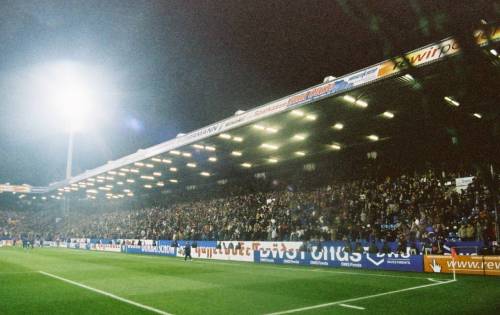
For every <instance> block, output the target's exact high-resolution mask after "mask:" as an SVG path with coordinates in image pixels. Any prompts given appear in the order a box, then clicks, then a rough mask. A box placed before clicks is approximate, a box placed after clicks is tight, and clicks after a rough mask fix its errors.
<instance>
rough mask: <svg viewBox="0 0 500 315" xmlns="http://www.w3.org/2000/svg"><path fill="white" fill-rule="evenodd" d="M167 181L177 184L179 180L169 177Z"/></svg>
mask: <svg viewBox="0 0 500 315" xmlns="http://www.w3.org/2000/svg"><path fill="white" fill-rule="evenodd" d="M169 182H171V183H174V184H177V183H178V182H179V181H178V180H177V179H170V180H169Z"/></svg>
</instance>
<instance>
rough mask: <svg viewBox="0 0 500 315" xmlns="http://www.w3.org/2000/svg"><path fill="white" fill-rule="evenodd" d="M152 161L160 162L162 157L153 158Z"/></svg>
mask: <svg viewBox="0 0 500 315" xmlns="http://www.w3.org/2000/svg"><path fill="white" fill-rule="evenodd" d="M151 161H153V162H158V163H160V162H161V159H159V158H151Z"/></svg>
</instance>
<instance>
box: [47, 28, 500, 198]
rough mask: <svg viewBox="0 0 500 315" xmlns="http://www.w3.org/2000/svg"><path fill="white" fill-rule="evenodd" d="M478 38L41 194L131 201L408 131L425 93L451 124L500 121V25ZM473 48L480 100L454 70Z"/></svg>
mask: <svg viewBox="0 0 500 315" xmlns="http://www.w3.org/2000/svg"><path fill="white" fill-rule="evenodd" d="M473 39H474V43H473V44H469V43H464V42H461V43H460V44H461V45H460V47H459V45H458V42H457V40H455V39H453V38H447V39H444V40H442V41H440V42H438V43H435V44H430V45H428V46H425V47H422V48H419V49H417V50H414V51H412V52H410V53H407V54H405V56H404V58H403V57H397V58H394V59H391V60H386V61H383V62H381V63H378V64H376V65H373V66H370V67H367V68H364V69H361V70H359V71H356V72H354V73H350V74H348V75H345V76H342V77H339V78H332V77H330V78H327V80H326V82H324V83H322V84H319V85H316V86H314V87H311V88H308V89H306V90H303V91H300V92H297V93H295V94H292V95H290V96H286V97H284V98H281V99H279V100H276V101H273V102H270V103H268V104H265V105H262V106H260V107H257V108H254V109H252V110H249V111H246V112H239V113H236V114H235V115H234V116H231V117H229V118H227V119H224V120H222V121H219V122H216V123H214V124H211V125H209V126H206V127H203V128H201V129H198V130H195V131H193V132H190V133H188V134H185V135H179V136H178V137H177V138H175V139H172V140H169V141H166V142H163V143H160V144H158V145H156V146H153V147H150V148H147V149H142V150H139V151H137V152H136V153H134V154H131V155H128V156H125V157H123V158H120V159H118V160H115V161H109V162H108V163H107V164H105V165H102V166H101V167H98V168H96V169H93V170H89V171H86V172H84V173H82V174H79V175H77V176H74V177H72V178H71V179H69V180H67V181H61V182H57V183H54V184H51V185H50V186H49V187H47V189H46V190H45V189H42V190H40V189H39V190H38V191H39V192H48V193H51V195H52V197H53V198H60V197H57V196H58V195H59V196H62V195H64V194H65V193H73V192H79V193H80V194H83V195H87V196H88V197H89V198H95V196H107V197H108V198H126V197H127V196H133V195H134V192H138V191H142V190H144V189H168V187H180V186H182V187H187V188H188V189H189V187H190V186H192V185H196V184H197V183H203V182H207V183H208V182H216V181H220V180H224V179H226V178H228V177H230V176H239V174H245V173H249V174H254V173H256V172H259V171H260V170H261V169H266V168H269V167H273V165H276V164H282V163H284V162H287V161H292V160H298V159H304V158H305V157H310V156H316V155H320V154H325V153H332V154H335V152H336V151H341V150H345V149H348V148H351V147H357V146H362V145H369V144H371V143H374V142H380V141H383V140H386V139H390V138H392V137H395V136H399V137H401V136H403V137H404V136H405V132H408V131H409V130H412V127H415V126H417V125H418V124H421V123H422V120H425V119H427V118H428V117H427V116H425V115H421V113H420V111H419V110H418V108H420V107H421V103H422V99H423V98H426V97H430V98H434V99H438V101H439V102H440V104H442V107H441V108H432V109H430V110H431V111H433V112H434V113H435V115H436V120H437V121H441V122H443V124H445V123H446V122H448V121H450V120H453V121H455V122H456V121H460V122H465V123H473V121H488V120H492V119H496V118H498V109H497V108H495V107H492V106H491V103H490V102H484V101H483V100H484V99H488V97H490V96H489V95H488V94H491V97H495V96H496V95H495V94H496V90H497V85H496V83H497V82H496V80H491V77H488V75H487V73H488V71H497V70H496V69H498V65H499V62H500V59H499V57H498V53H497V52H498V51H499V49H498V47H497V46H496V45H497V42H498V41H500V29H499V28H497V27H494V28H493V29H492V30H491V32H489V33H485V32H482V31H477V32H476V33H475V34H474V37H473ZM468 44H469V45H468ZM471 46H474V47H478V46H479V47H482V48H481V49H474V52H473V54H472V59H473V60H475V62H474V63H473V64H469V66H470V67H472V68H473V69H472V70H471V71H470V72H467V73H466V75H467V76H469V77H468V79H469V80H473V81H475V82H477V83H478V86H480V87H481V91H480V93H477V95H476V97H477V98H474V97H472V96H471V95H469V94H468V95H467V96H464V95H463V93H461V88H462V84H461V82H462V83H463V81H464V80H463V78H461V77H458V76H450V74H452V73H453V71H452V69H453V67H454V65H453V64H454V63H455V59H456V57H455V56H457V55H461V53H463V52H464V51H465V53H467V49H468V48H469V47H471ZM461 47H462V48H461ZM463 55H466V54H463ZM469 57H471V56H470V55H469ZM461 64H464V62H463V60H462V61H461ZM491 69H493V70H491ZM423 93H424V94H425V95H424V94H423ZM471 97H472V98H471ZM470 121H472V122H470Z"/></svg>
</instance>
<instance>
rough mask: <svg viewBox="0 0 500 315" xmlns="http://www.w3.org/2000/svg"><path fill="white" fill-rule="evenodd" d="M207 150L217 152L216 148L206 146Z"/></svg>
mask: <svg viewBox="0 0 500 315" xmlns="http://www.w3.org/2000/svg"><path fill="white" fill-rule="evenodd" d="M205 150H207V151H211V152H213V151H215V147H212V146H209V145H206V146H205Z"/></svg>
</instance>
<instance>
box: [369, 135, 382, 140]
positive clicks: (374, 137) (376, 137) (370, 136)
mask: <svg viewBox="0 0 500 315" xmlns="http://www.w3.org/2000/svg"><path fill="white" fill-rule="evenodd" d="M367 138H368V139H369V140H371V141H378V140H379V137H378V136H377V135H369V136H368V137H367Z"/></svg>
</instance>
